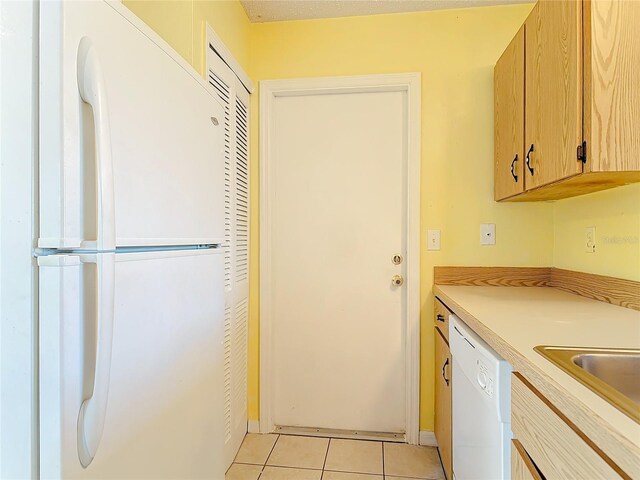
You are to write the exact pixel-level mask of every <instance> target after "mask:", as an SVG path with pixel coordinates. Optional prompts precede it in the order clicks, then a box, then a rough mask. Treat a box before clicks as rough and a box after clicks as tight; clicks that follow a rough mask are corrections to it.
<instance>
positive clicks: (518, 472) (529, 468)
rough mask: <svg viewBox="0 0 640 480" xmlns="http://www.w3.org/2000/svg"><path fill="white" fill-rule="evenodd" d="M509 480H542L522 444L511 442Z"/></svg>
mask: <svg viewBox="0 0 640 480" xmlns="http://www.w3.org/2000/svg"><path fill="white" fill-rule="evenodd" d="M511 480H542V477H541V476H540V474H539V473H538V470H537V469H536V467H535V465H534V464H533V462H532V461H531V458H529V455H528V454H527V452H526V451H525V449H524V447H523V446H522V444H521V443H520V442H519V441H518V440H516V439H513V440H511Z"/></svg>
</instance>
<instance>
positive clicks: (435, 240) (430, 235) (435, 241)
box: [427, 230, 440, 250]
mask: <svg viewBox="0 0 640 480" xmlns="http://www.w3.org/2000/svg"><path fill="white" fill-rule="evenodd" d="M427 250H440V230H427Z"/></svg>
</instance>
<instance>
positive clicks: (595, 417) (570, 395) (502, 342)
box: [434, 285, 640, 478]
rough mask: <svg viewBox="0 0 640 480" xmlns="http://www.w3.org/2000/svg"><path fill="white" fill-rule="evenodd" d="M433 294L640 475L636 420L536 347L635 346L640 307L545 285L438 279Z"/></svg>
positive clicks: (639, 431) (639, 337) (638, 344)
mask: <svg viewBox="0 0 640 480" xmlns="http://www.w3.org/2000/svg"><path fill="white" fill-rule="evenodd" d="M434 293H435V295H436V297H438V298H439V299H440V300H441V301H442V302H443V303H444V304H446V305H447V306H448V307H449V308H450V309H451V310H452V311H453V312H454V313H455V314H456V315H457V316H458V317H460V318H461V319H462V320H463V321H464V322H465V323H467V324H468V325H469V326H470V327H471V328H472V329H473V330H475V331H476V333H477V334H478V335H480V336H481V337H482V338H483V339H484V340H485V341H486V342H487V343H488V344H489V345H491V347H492V348H493V349H494V350H496V352H498V354H500V355H501V356H502V357H504V358H505V359H506V360H507V361H509V363H510V364H511V365H512V366H513V369H514V370H515V371H518V372H520V373H521V374H523V375H524V376H525V377H526V378H527V379H528V380H529V381H530V382H531V384H532V385H533V386H535V387H536V388H537V389H538V390H539V391H540V392H542V393H543V394H544V395H545V396H546V397H547V398H548V399H549V400H550V401H551V403H553V404H554V405H555V406H556V407H557V408H558V409H559V410H560V411H561V412H562V413H563V414H564V415H565V416H566V417H567V418H568V419H569V420H571V421H572V422H574V423H575V425H576V426H577V427H578V428H579V429H580V430H582V431H583V432H584V433H585V434H586V435H587V436H588V437H589V438H591V439H592V440H593V441H594V442H595V443H596V445H598V447H599V448H601V449H602V450H603V451H604V452H605V453H606V454H607V455H609V456H610V457H611V459H612V460H613V461H614V462H616V463H618V465H619V466H620V467H621V468H622V469H623V470H625V471H626V472H627V473H629V474H630V475H631V476H632V477H633V478H636V475H638V476H640V425H639V424H637V423H636V422H635V421H633V420H632V419H631V418H629V417H628V416H626V415H625V414H624V413H622V412H621V411H620V410H618V409H617V408H615V407H614V406H612V405H611V404H609V403H608V402H607V401H606V400H604V399H603V398H601V397H600V396H598V395H597V394H596V393H594V392H593V391H591V390H590V389H589V388H587V387H585V386H584V385H582V384H581V383H580V382H578V381H577V380H575V379H574V378H573V377H571V376H569V375H568V374H567V373H565V372H564V371H563V370H561V369H560V368H558V367H557V366H555V365H554V364H553V363H551V362H550V361H548V360H547V359H545V358H544V357H542V356H541V355H540V354H538V353H536V352H535V351H534V350H533V348H534V347H535V346H537V345H556V346H573V347H609V348H640V311H637V310H631V309H628V308H623V307H618V306H615V305H610V304H608V303H604V302H599V301H597V300H591V299H589V298H585V297H581V296H578V295H574V294H571V293H567V292H564V291H561V290H558V289H555V288H549V287H482V286H478V287H475V286H453V285H436V286H435V287H434ZM639 381H640V373H639Z"/></svg>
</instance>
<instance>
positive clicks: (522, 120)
mask: <svg viewBox="0 0 640 480" xmlns="http://www.w3.org/2000/svg"><path fill="white" fill-rule="evenodd" d="M639 24H640V2H637V1H620V0H597V1H589V0H557V1H539V2H538V3H537V4H536V5H535V7H534V8H533V10H532V11H531V14H530V15H529V17H528V18H527V20H526V22H525V24H524V65H525V67H524V115H522V114H521V113H520V112H519V111H518V110H517V109H515V108H514V103H513V101H510V99H513V98H514V97H513V82H514V78H510V76H511V77H516V76H517V75H518V74H519V73H518V72H519V69H520V63H519V62H520V60H519V59H518V58H517V53H516V52H517V50H518V49H517V47H516V45H517V44H518V42H519V37H521V35H522V30H520V31H519V32H518V34H517V35H516V37H515V38H514V40H513V41H512V42H511V44H510V45H509V46H508V47H507V50H506V51H505V53H504V55H503V56H502V57H501V58H500V60H499V61H498V63H497V64H496V67H495V71H494V75H495V85H494V88H495V99H496V100H495V108H496V111H495V121H496V124H495V128H496V131H495V167H496V172H495V199H496V200H509V201H534V200H557V199H560V198H566V197H572V196H576V195H582V194H585V193H590V192H595V191H597V190H603V189H606V188H611V187H615V186H619V185H625V184H628V183H633V182H638V181H640V154H638V152H639V151H640V88H638V85H640V67H639V65H640V29H638V28H637V25H639ZM509 66H510V67H511V71H509V68H508V67H509ZM512 124H516V126H515V127H514V126H513V125H512ZM520 127H522V129H523V131H524V135H523V144H522V146H521V148H522V150H519V149H518V148H517V147H518V145H516V142H517V136H516V135H517V130H518V128H520ZM510 135H511V137H510ZM510 138H511V140H512V141H513V142H514V144H513V145H511V149H512V150H514V152H513V154H512V156H511V159H510V160H507V158H506V157H505V155H506V153H505V152H506V151H507V148H508V147H507V144H508V143H509V141H511V140H510ZM520 151H521V152H522V154H520V153H518V152H520ZM516 153H518V159H520V158H521V155H522V156H523V157H524V158H523V161H522V162H520V161H519V160H518V161H516V162H515V165H514V166H515V168H514V170H515V172H519V171H520V169H522V170H521V172H522V176H523V180H524V181H523V184H522V185H518V183H519V181H520V176H518V182H515V181H513V178H512V180H511V183H509V182H508V179H509V177H508V176H507V175H510V163H509V164H508V165H506V162H510V161H511V160H513V159H514V158H515V154H516ZM518 164H520V165H518ZM505 172H506V173H505ZM516 175H517V173H516Z"/></svg>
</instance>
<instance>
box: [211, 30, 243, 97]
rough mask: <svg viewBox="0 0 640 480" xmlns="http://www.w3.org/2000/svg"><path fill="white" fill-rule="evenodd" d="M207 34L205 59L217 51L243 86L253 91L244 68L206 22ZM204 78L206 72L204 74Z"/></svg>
mask: <svg viewBox="0 0 640 480" xmlns="http://www.w3.org/2000/svg"><path fill="white" fill-rule="evenodd" d="M206 28H207V35H206V37H207V38H206V44H205V59H206V58H207V57H208V55H209V53H210V52H211V53H214V52H215V53H217V54H218V56H219V57H220V58H221V59H222V61H223V62H224V63H226V64H227V65H228V66H229V68H230V69H231V71H232V72H233V73H234V74H235V76H236V77H238V80H240V83H242V85H244V88H246V89H247V91H248V92H249V93H253V91H254V89H255V88H254V86H253V82H252V81H251V79H250V78H249V75H247V73H246V72H245V71H244V69H243V68H242V67H241V66H240V64H239V63H238V61H237V60H236V59H235V57H234V56H233V54H232V53H231V50H229V49H228V48H227V46H226V45H225V44H224V42H223V41H222V39H221V38H220V36H219V35H218V34H217V33H216V32H215V30H214V29H213V28H212V27H211V25H209V24H208V23H207V24H206ZM207 63H208V62H207ZM205 78H206V74H205Z"/></svg>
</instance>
